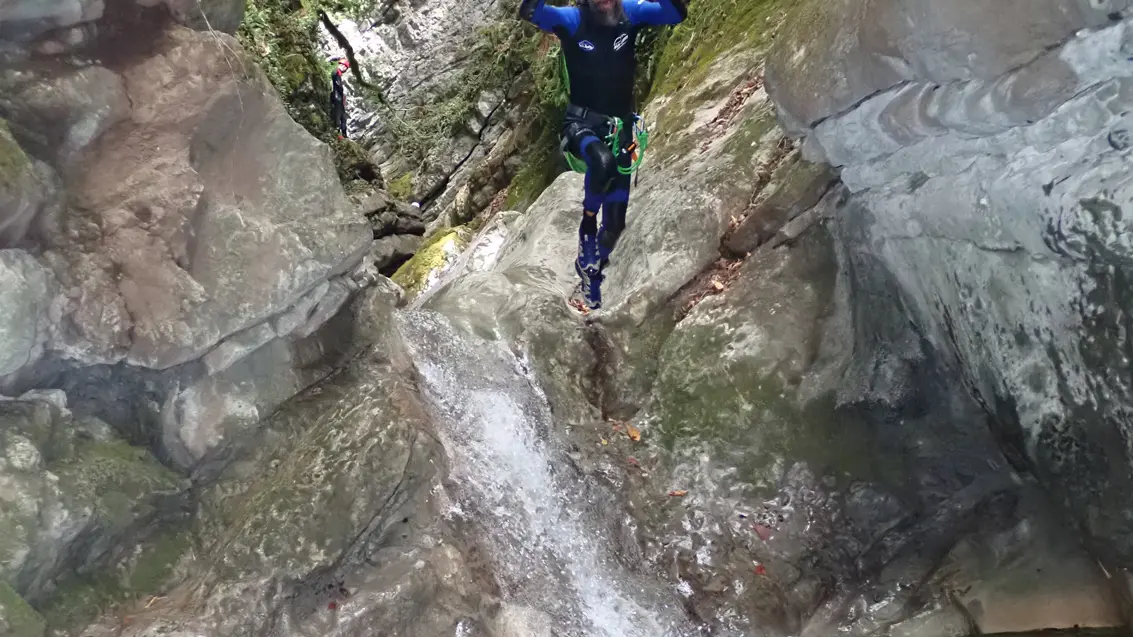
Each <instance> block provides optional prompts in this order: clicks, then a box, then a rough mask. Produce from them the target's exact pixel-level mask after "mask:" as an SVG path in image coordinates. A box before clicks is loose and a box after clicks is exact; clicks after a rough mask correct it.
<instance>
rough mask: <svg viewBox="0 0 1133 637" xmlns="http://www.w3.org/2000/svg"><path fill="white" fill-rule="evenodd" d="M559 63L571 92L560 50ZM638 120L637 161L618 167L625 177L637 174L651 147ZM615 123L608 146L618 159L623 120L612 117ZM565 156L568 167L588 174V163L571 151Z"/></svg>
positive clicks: (608, 136) (564, 154) (635, 129)
mask: <svg viewBox="0 0 1133 637" xmlns="http://www.w3.org/2000/svg"><path fill="white" fill-rule="evenodd" d="M559 63H560V68H561V69H562V72H563V88H564V90H566V91H569V90H570V71H569V70H568V69H567V63H566V55H564V54H563V52H562V49H559ZM634 117H635V118H636V119H635V121H634V123H633V132H634V135H633V136H634V141H635V142H637V159H635V160H633V162H632V163H631V164H630V165H629V166H628V167H622V166H621V165H619V166H618V172H619V173H621V174H623V175H632V174H633V173H635V172H637V169H638V168H639V167H640V166H641V162H642V161H644V160H645V149H646V148H648V147H649V131H648V130H647V129H646V128H645V123H644V121H643V120H642V119H641V117H640V116H637V115H635V116H634ZM611 119H612V120H613V121H614V129H613V130H612V131H611V132H610V134H609V135H606V145H607V146H609V147H610V152H611V153H613V154H614V157H617V156H618V155H619V153H620V152H621V149H620V148H618V140H619V139H621V135H622V119H621V118H620V117H612V118H611ZM563 156H564V157H566V162H567V166H570V169H571V170H573V171H574V172H576V173H583V174H585V173H586V169H587V166H586V162H585V161H583V160H581V159H579V158H578V157H575V155H574V154H573V153H571V152H570V151H569V150H565V149H564V150H563Z"/></svg>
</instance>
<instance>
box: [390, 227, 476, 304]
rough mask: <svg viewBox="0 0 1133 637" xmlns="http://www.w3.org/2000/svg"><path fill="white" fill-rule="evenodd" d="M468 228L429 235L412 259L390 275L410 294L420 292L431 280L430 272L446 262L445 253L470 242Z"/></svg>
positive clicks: (461, 247) (414, 294)
mask: <svg viewBox="0 0 1133 637" xmlns="http://www.w3.org/2000/svg"><path fill="white" fill-rule="evenodd" d="M467 234H468V232H467V230H466V229H464V228H463V227H457V228H448V229H446V230H441V231H439V232H437V233H436V234H434V235H433V236H432V237H429V238H428V239H427V240H426V241H425V243H424V244H423V245H422V246H421V247H420V248H419V249H418V250H417V253H416V254H414V255H413V257H412V258H411V259H409V260H408V261H406V262H405V263H404V264H403V265H402V266H401V267H400V268H398V269H397V272H394V273H393V276H392V277H390V278H391V279H393V281H394V282H395V283H397V284H398V285H400V286H401V287H403V288H405V291H406V292H407V293H408V294H409V295H410V296H416V295H417V294H420V293H421V291H422V290H423V289H424V287H425V283H426V282H427V281H428V280H429V274H430V273H432V272H433V271H434V270H436V269H437V268H440V267H443V266H444V264H445V255H446V254H450V253H451V252H452V251H454V250H461V249H463V248H464V246H465V245H466V244H467V243H468V239H467V238H466V235H467Z"/></svg>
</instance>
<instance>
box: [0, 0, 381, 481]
mask: <svg viewBox="0 0 1133 637" xmlns="http://www.w3.org/2000/svg"><path fill="white" fill-rule="evenodd" d="M153 4H154V3H148V4H147V3H143V4H142V5H140V6H136V7H133V8H131V7H129V6H122V7H118V10H116V11H115V12H113V13H112V14H108V15H107V16H104V17H100V16H101V9H99V13H98V15H94V16H93V17H91V18H90V19H91V20H94V21H93V22H84V23H82V24H81V25H79V26H77V27H75V28H80V27H81V28H84V29H86V30H87V31H89V33H90V34H91V38H90V39H89V41H86V42H83V43H81V47H82V48H83V50H84V51H86V52H87V53H88V54H90V55H89V56H88V57H89V59H91V60H95V61H82V60H81V59H80V58H73V57H72V58H67V59H64V58H62V57H59V58H54V59H52V61H51V63H50V64H47V63H34V62H31V61H25V62H21V61H19V60H16V61H14V62H13V63H11V64H8V65H5V66H4V67H3V68H0V115H2V116H3V117H4V124H3V125H2V126H0V169H2V170H0V203H3V204H4V206H3V211H2V212H0V242H2V243H0V248H8V247H11V248H19V249H20V250H19V251H18V250H5V251H4V252H3V254H4V255H5V258H4V260H3V262H4V264H5V267H4V268H3V271H4V272H7V273H8V275H7V276H4V277H0V279H2V280H3V281H4V284H3V285H4V289H5V290H6V291H10V296H6V298H11V299H13V300H14V302H13V303H5V304H4V308H3V310H0V314H3V315H4V317H5V319H6V320H5V322H4V324H3V325H0V334H3V335H4V339H5V342H8V341H11V343H10V344H11V347H6V348H5V349H4V353H3V355H0V377H7V378H8V381H7V385H9V386H10V387H12V388H13V390H19V391H22V390H23V389H27V388H29V387H34V386H36V384H37V383H40V382H43V379H50V378H56V377H57V376H58V374H59V373H60V370H66V373H68V374H78V375H79V376H83V377H85V378H87V379H88V380H89V379H94V378H99V379H101V380H102V381H111V382H113V381H112V380H111V379H109V378H107V376H106V375H105V374H104V373H103V371H102V369H107V368H108V367H109V366H114V365H119V366H124V368H123V369H120V371H121V372H122V373H121V374H120V375H119V378H120V382H118V383H116V386H117V387H119V388H123V387H126V386H127V385H131V383H133V382H134V380H128V378H129V379H135V380H136V379H138V378H140V377H141V376H142V375H144V374H145V373H147V371H148V372H150V373H152V374H153V375H155V376H154V377H153V378H152V379H150V380H145V381H140V382H141V383H142V384H143V385H146V386H147V387H149V389H146V390H144V391H143V392H142V394H140V395H139V394H134V395H133V396H131V397H130V398H128V399H126V400H136V401H138V404H142V405H146V406H147V410H148V411H149V412H151V413H149V415H148V416H147V418H148V419H149V422H150V426H152V427H153V428H154V429H160V431H150V432H148V433H147V432H145V431H141V430H142V429H144V428H145V426H143V425H139V424H137V423H130V424H128V425H127V424H125V420H127V419H119V418H110V420H113V421H115V422H119V421H122V422H123V426H126V427H128V429H129V430H130V431H131V435H132V436H134V437H136V438H137V441H139V442H140V441H152V440H155V439H156V440H162V439H165V440H168V441H170V442H173V441H178V440H182V441H183V440H186V439H194V436H195V435H196V434H193V433H191V432H192V431H200V430H201V428H202V427H203V429H204V430H205V431H219V430H222V429H223V430H226V431H229V432H230V433H231V431H233V430H232V429H230V428H229V425H231V423H232V422H237V421H238V422H241V423H243V425H242V426H246V425H249V424H252V423H254V422H255V420H256V419H257V418H258V417H259V415H261V411H262V410H267V411H270V410H271V409H273V408H274V407H275V406H277V405H278V404H279V403H280V402H282V401H283V400H285V399H286V398H288V397H289V396H290V395H292V394H294V393H295V392H297V391H299V390H300V389H302V388H304V387H306V386H307V385H308V384H310V383H311V382H314V381H315V380H317V379H318V378H321V377H322V375H325V373H326V370H325V369H324V368H320V367H319V365H318V364H316V361H314V360H312V359H311V355H310V353H309V352H308V353H303V354H297V352H299V351H302V350H304V348H305V347H306V346H305V345H303V344H302V342H303V341H304V339H306V338H307V337H310V336H311V335H312V334H314V333H315V332H316V331H317V330H318V328H319V327H320V326H321V325H322V324H323V323H325V322H326V321H328V320H330V319H331V317H333V316H334V314H335V311H337V310H338V309H339V308H341V307H342V306H343V304H344V303H345V302H346V300H347V299H348V298H349V297H350V296H351V295H352V294H354V292H356V290H357V289H358V287H359V284H357V283H356V282H355V278H356V275H359V276H361V278H362V279H367V276H368V275H361V274H360V273H361V270H362V269H363V268H362V262H363V259H364V258H365V257H366V256H367V255H368V253H369V251H370V243H371V241H372V237H373V231H372V230H371V228H370V224H368V223H367V221H366V219H365V218H364V217H363V215H361V214H359V212H358V211H357V209H356V208H355V207H354V206H353V205H352V204H351V202H349V201H348V200H347V199H346V196H345V194H344V193H343V190H342V187H341V185H340V184H339V182H338V178H337V176H336V172H335V169H334V166H333V162H332V159H331V152H330V150H329V148H328V147H326V146H325V145H323V144H321V143H319V142H318V141H316V140H314V139H313V138H311V137H310V136H309V135H307V133H306V132H304V131H303V129H302V128H301V127H300V126H299V125H297V124H296V123H295V122H294V121H292V120H291V118H290V117H288V115H287V113H286V112H285V110H284V108H283V106H282V103H281V102H280V100H279V98H278V96H276V95H275V94H274V93H273V91H272V89H271V87H270V85H269V84H268V83H267V81H266V80H265V79H264V77H263V75H262V73H261V72H260V71H259V70H258V69H257V68H256V67H255V66H254V65H253V64H252V63H251V62H250V61H249V60H248V59H247V58H246V57H245V56H244V54H243V52H242V51H241V50H240V47H239V45H238V44H237V43H236V41H235V40H234V39H233V38H231V37H229V36H227V35H225V34H223V33H219V32H200V31H194V30H190V29H187V28H184V27H182V26H179V25H177V24H175V23H171V22H169V21H168V18H167V17H166V16H167V15H168V14H167V13H166V10H165V8H163V7H156V6H151V5H153ZM190 4H191V5H192V6H189V5H186V6H185V7H184V9H185V10H186V11H189V12H190V13H194V12H195V13H196V14H201V12H202V11H203V12H204V15H211V17H210V18H209V20H210V22H211V21H212V20H213V19H215V20H216V21H217V23H218V24H214V25H213V26H214V28H215V29H221V30H223V24H221V23H223V22H226V21H227V22H228V23H229V24H230V25H232V26H234V24H235V23H236V22H238V17H239V14H240V13H242V4H241V3H239V2H227V1H226V2H205V3H203V4H201V3H196V2H193V3H190ZM174 9H176V7H174ZM173 17H174V18H175V19H178V20H183V21H191V20H189V18H191V17H192V16H189V17H186V16H185V15H182V14H181V13H178V12H177V11H176V10H174V12H173ZM198 17H200V16H198ZM76 19H78V18H76ZM84 19H86V18H84ZM131 20H133V22H132V21H131ZM138 21H141V22H140V23H141V24H142V25H144V29H143V26H139V24H138ZM234 21H235V22H234ZM131 29H134V30H136V31H135V32H134V35H135V36H136V35H137V34H138V33H140V32H142V31H143V30H144V32H145V34H146V35H145V37H134V38H133V39H130V40H129V41H127V40H126V39H124V38H126V37H127V36H126V35H124V34H129V33H131V31H130V30H131ZM45 37H47V36H45ZM52 37H54V36H52ZM37 42H41V41H39V40H37ZM41 53H42V54H43V55H50V52H41ZM20 254H22V255H23V257H26V258H23V257H21V258H20V259H18V260H15V261H13V258H14V255H20ZM10 257H11V258H10ZM44 266H46V269H44ZM44 275H46V276H44ZM370 278H372V277H370ZM367 280H369V279H367ZM15 301H18V302H15ZM269 345H270V347H269ZM264 347H268V349H267V350H266V351H264V352H260V354H259V356H260V358H259V359H258V360H256V361H254V362H248V363H247V364H245V365H242V366H240V365H237V364H238V363H239V362H240V361H241V360H242V359H244V358H245V357H248V356H250V355H252V354H253V353H256V352H259V350H260V349H262V348H264ZM333 351H337V350H335V348H333V347H332V348H330V349H328V350H327V351H326V353H327V354H328V356H331V355H332V352H333ZM270 352H274V354H272V353H270ZM44 354H46V357H42V356H41V355H44ZM41 359H42V363H41V364H39V365H36V363H37V361H41ZM198 362H201V363H203V364H204V369H205V374H204V376H205V377H204V378H202V377H201V374H200V373H199V372H198V371H196V368H192V369H189V368H190V367H192V365H193V364H197V363H198ZM292 365H308V366H311V369H315V368H319V369H320V371H319V372H317V373H313V372H312V373H304V372H302V371H298V370H296V369H294V368H292ZM92 366H93V367H92ZM94 367H100V368H102V369H98V370H95V369H94ZM89 370H93V371H89ZM241 374H243V375H241ZM158 376H160V377H161V380H158V378H157V377H158ZM251 376H254V377H255V378H252V377H251ZM173 379H175V380H173ZM50 382H52V383H54V386H64V385H67V386H76V384H78V385H82V384H84V382H85V381H83V380H81V379H72V380H69V381H68V380H65V379H64V380H61V381H60V380H54V381H50ZM86 385H87V386H88V387H89V385H90V384H89V383H86ZM159 385H160V386H161V387H162V389H155V388H156V387H157V386H159ZM206 386H207V387H210V388H212V389H210V390H208V391H205V390H204V389H203V388H204V387H206ZM234 386H240V387H242V389H241V390H239V391H236V390H234V389H233V387H234ZM190 387H193V388H196V389H194V390H190V389H189V388H190ZM219 387H223V388H225V389H223V390H221V389H218V388H219ZM163 392H164V393H165V395H161V394H162V393H163ZM186 392H188V394H186ZM194 392H196V393H194ZM201 392H203V393H201ZM217 392H219V394H218V393H217ZM233 392H235V393H233ZM129 393H130V392H129V391H127V390H125V389H122V390H121V391H116V392H107V393H106V400H105V401H104V403H105V404H104V405H103V406H102V407H99V408H96V409H95V412H96V413H104V414H105V413H108V412H110V411H114V410H116V409H118V407H116V406H114V405H113V403H114V402H115V401H117V400H122V399H123V398H124V396H125V395H126V394H129ZM111 394H114V395H115V396H116V398H110V397H109V396H110V395H111ZM206 394H207V395H211V396H214V398H209V399H206V398H204V396H205V395H206ZM188 395H191V396H200V398H197V399H193V400H188V399H187V398H186V396H188ZM220 395H223V396H226V398H224V399H221V398H219V397H215V396H220ZM143 396H144V398H143ZM236 396H239V397H240V398H239V399H237V398H236ZM175 397H176V398H175ZM91 398H92V395H91V393H88V392H87V391H86V390H85V389H84V390H83V398H82V404H83V405H84V407H90V406H92V405H93V404H95V403H97V400H91ZM186 400H188V402H187V403H186ZM202 401H203V402H204V403H207V404H208V405H209V406H208V407H207V408H205V407H204V406H203V405H202V404H199V403H201V402H202ZM183 403H185V404H186V405H196V406H195V407H191V408H184V407H179V406H178V405H182V404H183ZM159 415H160V417H159ZM206 421H208V422H206ZM159 423H160V424H159ZM221 423H228V425H225V426H223V427H222V426H221ZM181 426H184V427H185V428H186V431H185V432H180V433H179V432H178V431H177V429H178V427H181ZM206 438H208V439H210V440H214V442H216V444H219V441H220V440H222V439H225V438H224V437H223V436H219V435H216V436H211V437H209V436H206ZM213 446H215V445H209V444H203V443H201V444H196V443H194V444H189V443H185V442H181V443H178V444H176V445H173V446H171V447H170V448H168V449H165V450H164V452H165V453H166V454H167V456H168V457H169V458H173V459H175V461H176V462H177V463H178V464H180V465H183V466H190V465H191V464H192V463H193V462H196V461H197V460H200V459H201V457H203V454H205V453H206V452H207V451H209V450H211V449H212V447H213ZM187 449H193V450H194V451H193V452H191V453H190V452H188V451H187Z"/></svg>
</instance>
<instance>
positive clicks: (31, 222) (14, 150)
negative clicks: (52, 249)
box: [0, 120, 62, 249]
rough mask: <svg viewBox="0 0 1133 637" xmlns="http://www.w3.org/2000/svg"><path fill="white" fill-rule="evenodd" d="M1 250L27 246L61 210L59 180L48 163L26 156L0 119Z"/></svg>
mask: <svg viewBox="0 0 1133 637" xmlns="http://www.w3.org/2000/svg"><path fill="white" fill-rule="evenodd" d="M0 158H2V159H0V166H2V168H0V210H3V212H2V213H0V249H2V248H11V247H17V246H20V245H26V243H24V240H25V238H26V237H28V235H29V233H32V234H34V233H36V231H39V230H42V228H44V227H45V226H47V225H49V224H50V223H52V222H53V221H55V220H56V218H57V215H58V213H59V210H60V209H61V207H62V201H61V199H62V197H61V193H60V189H59V181H58V178H57V176H56V174H55V171H54V170H52V169H51V167H50V166H48V165H47V164H45V163H43V162H41V161H39V160H38V159H34V158H32V157H29V156H28V155H27V153H26V152H24V149H23V148H21V147H20V145H19V144H18V143H17V142H16V140H15V138H14V137H13V136H12V134H11V132H10V131H9V129H8V125H7V124H6V123H5V122H4V121H3V120H0Z"/></svg>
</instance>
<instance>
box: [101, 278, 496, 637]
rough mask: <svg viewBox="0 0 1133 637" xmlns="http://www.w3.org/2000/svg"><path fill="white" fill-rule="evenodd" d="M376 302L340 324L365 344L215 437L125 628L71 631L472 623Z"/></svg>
mask: <svg viewBox="0 0 1133 637" xmlns="http://www.w3.org/2000/svg"><path fill="white" fill-rule="evenodd" d="M391 309H392V308H391V306H390V305H389V304H388V303H387V302H385V301H384V300H383V299H382V297H381V296H380V295H378V296H375V297H372V298H371V299H370V300H368V301H364V302H362V303H360V304H359V305H358V306H357V322H356V323H355V325H356V327H357V329H358V331H359V334H362V335H365V341H366V342H368V343H370V344H371V346H372V347H371V348H369V349H366V350H365V351H364V352H363V353H362V354H361V355H360V356H358V357H356V358H354V359H353V361H352V362H351V363H350V364H349V365H347V366H345V367H344V368H343V369H342V371H341V372H340V373H339V374H336V375H335V376H333V377H332V378H331V379H329V380H328V381H326V382H324V383H321V384H320V385H319V386H318V388H317V389H313V390H311V392H310V393H308V394H306V395H303V396H301V397H299V398H297V399H296V400H294V401H292V402H291V403H289V404H288V405H287V406H285V407H283V408H282V409H280V410H278V411H277V412H275V413H274V414H273V415H272V416H271V417H270V418H268V419H267V420H266V421H265V422H264V424H263V426H262V427H261V428H260V429H259V430H258V431H257V432H256V433H255V435H254V436H251V437H249V438H247V439H245V440H243V441H242V442H241V444H236V445H230V446H229V447H228V449H227V451H226V455H225V458H224V459H223V462H220V463H218V464H217V467H218V468H219V469H220V470H219V472H218V473H217V474H216V475H215V479H214V480H211V481H210V485H211V486H208V487H207V488H204V489H203V490H202V493H201V498H202V504H203V507H202V519H201V520H200V524H199V527H198V533H197V541H199V542H200V546H201V550H200V551H199V552H198V556H199V558H200V559H199V560H197V561H195V562H193V563H192V564H190V565H188V566H187V568H188V569H189V570H188V571H187V572H188V573H189V574H190V578H189V579H188V581H187V582H186V583H185V585H184V586H182V587H178V588H174V589H173V590H171V591H169V593H168V599H167V600H155V603H153V604H150V605H147V606H146V607H144V608H143V604H144V602H142V603H139V604H137V605H136V606H135V607H134V608H132V609H131V615H132V621H131V622H130V625H129V626H126V627H125V628H123V627H122V626H121V625H120V624H119V623H118V621H117V619H116V618H113V617H110V618H107V619H106V621H105V622H100V623H98V624H95V625H93V626H91V627H89V628H88V629H87V630H86V631H85V632H84V633H82V634H83V635H85V636H88V637H101V636H104V635H110V634H121V635H125V636H138V637H140V636H143V635H147V636H148V635H154V634H158V633H160V634H166V635H217V636H219V635H231V634H238V633H242V632H244V631H252V632H258V631H260V630H263V629H264V628H265V627H266V626H269V625H287V626H291V627H292V628H289V629H288V631H291V632H289V634H308V633H310V634H316V633H317V634H320V635H327V636H333V637H349V636H353V635H360V634H364V633H367V632H370V631H372V630H373V627H374V626H383V627H386V628H388V629H389V630H392V631H394V632H396V634H398V635H406V636H407V637H429V636H431V635H439V634H461V633H462V632H465V633H466V634H474V635H475V634H484V633H483V632H477V631H482V630H483V626H482V623H481V622H480V620H479V619H478V615H479V608H478V606H479V594H480V593H479V590H478V589H477V587H476V585H475V583H474V582H473V581H472V578H473V568H472V566H471V565H470V564H469V563H468V562H467V561H466V559H465V557H464V556H463V554H462V553H461V551H460V550H459V549H458V546H457V545H456V544H455V543H454V542H452V541H451V540H450V537H451V531H450V530H448V529H447V523H446V522H445V521H444V520H443V519H442V517H441V513H442V510H443V508H444V503H443V497H437V496H436V494H440V493H441V492H442V488H441V484H440V476H439V475H438V473H437V471H438V467H441V466H443V463H444V459H443V457H442V455H441V453H442V452H441V449H440V447H439V444H438V442H437V441H436V440H435V439H434V438H433V437H431V436H430V435H428V433H427V432H428V429H427V427H428V426H429V425H428V423H427V422H426V418H427V415H426V412H425V410H424V406H423V405H422V404H421V403H420V402H419V398H418V395H417V394H416V392H415V389H414V387H413V382H412V381H411V380H410V374H409V369H408V367H407V364H408V361H406V360H405V359H404V358H403V356H404V355H403V354H399V353H398V351H397V350H398V348H397V347H395V346H393V341H392V336H393V334H392V321H391ZM194 583H197V584H200V587H197V586H196V585H195V584H194ZM184 595H201V596H203V597H202V599H203V600H205V605H204V606H203V607H202V609H203V610H199V611H198V610H194V609H190V608H186V607H180V606H179V605H178V604H177V603H176V601H175V600H177V599H179V598H181V597H182V596H184ZM119 631H124V632H119Z"/></svg>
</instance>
